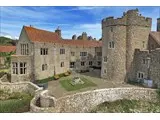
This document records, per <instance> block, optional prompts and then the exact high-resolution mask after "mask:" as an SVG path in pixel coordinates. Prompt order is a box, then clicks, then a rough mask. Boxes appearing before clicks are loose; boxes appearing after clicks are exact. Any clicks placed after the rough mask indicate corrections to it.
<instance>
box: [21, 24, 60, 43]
mask: <svg viewBox="0 0 160 120" xmlns="http://www.w3.org/2000/svg"><path fill="white" fill-rule="evenodd" d="M24 30H25V31H26V33H27V36H28V38H29V39H30V40H31V41H32V42H51V43H52V42H56V41H58V40H60V37H59V36H58V34H57V33H55V32H50V31H46V30H40V29H37V28H34V27H27V26H24Z"/></svg>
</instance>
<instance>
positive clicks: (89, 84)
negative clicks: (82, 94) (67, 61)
mask: <svg viewBox="0 0 160 120" xmlns="http://www.w3.org/2000/svg"><path fill="white" fill-rule="evenodd" d="M80 78H81V80H82V81H83V82H84V84H77V85H72V84H71V81H72V78H69V77H68V78H64V79H63V80H60V84H61V86H62V87H63V88H65V89H66V90H67V91H74V90H79V89H82V88H86V87H93V86H97V85H96V84H95V83H93V82H91V81H90V80H88V79H86V78H84V77H80Z"/></svg>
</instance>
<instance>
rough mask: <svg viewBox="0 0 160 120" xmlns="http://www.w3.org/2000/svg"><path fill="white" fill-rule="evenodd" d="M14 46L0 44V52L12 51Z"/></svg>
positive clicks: (14, 48)
mask: <svg viewBox="0 0 160 120" xmlns="http://www.w3.org/2000/svg"><path fill="white" fill-rule="evenodd" d="M15 50H16V46H0V52H14V51H15Z"/></svg>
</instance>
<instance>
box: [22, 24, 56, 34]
mask: <svg viewBox="0 0 160 120" xmlns="http://www.w3.org/2000/svg"><path fill="white" fill-rule="evenodd" d="M24 27H27V28H32V29H36V30H40V31H44V32H50V33H56V32H52V31H48V30H45V29H40V28H35V27H30V26H25V25H24Z"/></svg>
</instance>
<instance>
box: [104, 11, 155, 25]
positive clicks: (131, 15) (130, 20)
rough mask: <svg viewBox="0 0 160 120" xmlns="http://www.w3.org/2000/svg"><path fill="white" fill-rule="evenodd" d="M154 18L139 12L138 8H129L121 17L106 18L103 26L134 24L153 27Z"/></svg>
mask: <svg viewBox="0 0 160 120" xmlns="http://www.w3.org/2000/svg"><path fill="white" fill-rule="evenodd" d="M151 23H152V19H151V18H149V17H144V16H142V15H141V14H139V11H138V9H134V10H128V11H127V12H124V13H123V16H122V17H120V18H114V17H113V16H110V17H107V18H104V19H103V20H102V28H103V27H107V26H116V25H123V26H128V25H134V26H144V27H151Z"/></svg>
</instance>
